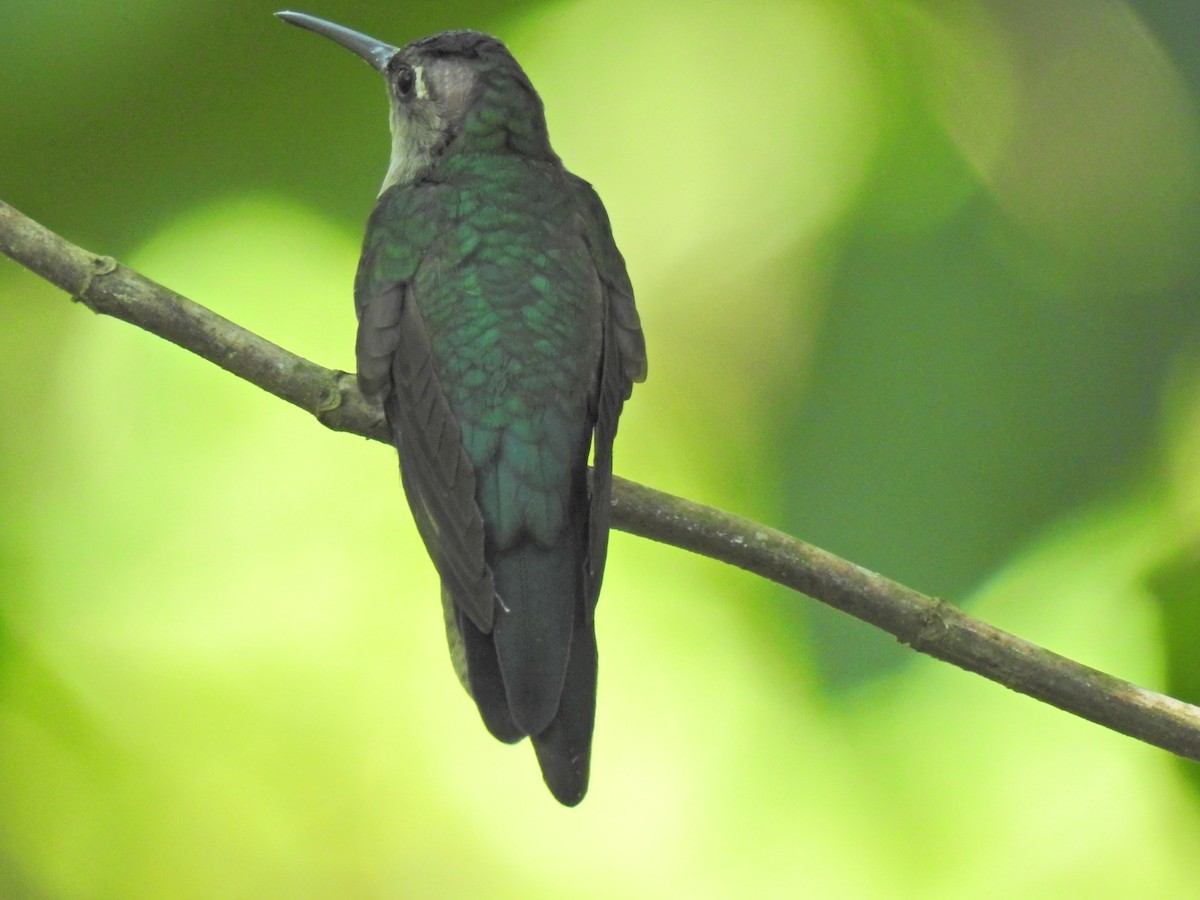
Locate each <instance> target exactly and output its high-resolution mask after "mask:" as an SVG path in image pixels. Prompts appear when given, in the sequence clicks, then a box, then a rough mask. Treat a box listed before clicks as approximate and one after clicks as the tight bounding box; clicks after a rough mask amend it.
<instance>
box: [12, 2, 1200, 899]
mask: <svg viewBox="0 0 1200 900" xmlns="http://www.w3.org/2000/svg"><path fill="white" fill-rule="evenodd" d="M274 8H275V7H274V6H273V5H267V4H262V3H258V2H250V3H247V2H239V3H233V2H231V0H227V2H202V0H198V2H193V3H191V4H183V5H181V4H165V3H152V2H147V0H140V2H126V3H124V4H120V5H119V6H118V7H117V8H112V5H111V4H109V5H95V4H85V3H75V2H63V3H47V2H44V0H38V2H33V0H7V2H6V3H5V5H4V10H3V12H2V13H0V50H2V51H3V52H0V78H2V79H3V83H4V84H5V85H6V89H5V90H3V91H0V123H3V127H0V196H2V197H3V198H4V199H5V200H6V201H8V202H10V203H12V204H14V205H15V206H17V207H18V208H21V209H22V210H24V211H25V212H27V213H29V214H31V215H33V216H35V217H36V218H38V219H39V220H41V221H43V222H45V223H46V224H47V225H49V226H50V227H53V228H55V229H57V230H59V231H61V232H62V233H64V234H65V235H66V236H67V237H69V238H71V239H72V240H75V241H77V242H79V243H81V244H83V245H84V246H87V247H89V248H90V249H93V250H96V251H97V252H103V253H111V254H114V255H117V256H120V257H121V258H122V259H123V260H124V261H126V262H128V263H130V264H132V265H134V266H135V267H137V268H139V269H140V270H141V271H143V272H145V273H146V274H147V275H149V276H150V277H152V278H155V279H157V280H159V281H162V282H164V283H166V284H168V285H170V286H171V287H173V288H175V289H177V290H180V291H182V292H184V293H186V294H188V295H189V296H191V297H193V298H195V299H197V300H198V301H200V302H202V303H205V304H206V305H208V306H210V307H212V308H214V309H216V310H217V311H219V312H221V313H222V314H223V315H225V316H227V317H229V318H232V319H234V320H236V321H238V322H240V323H242V324H244V325H246V326H247V327H250V328H252V329H254V330H256V331H258V332H260V333H262V334H263V335H265V336H267V337H268V338H271V339H272V340H275V341H278V342H279V343H282V344H284V345H285V346H287V347H289V348H290V349H292V350H294V351H296V352H299V353H301V354H303V355H306V356H308V357H310V358H312V359H314V360H317V361H319V362H321V363H323V364H325V365H330V366H336V367H340V368H349V367H350V366H351V365H352V359H353V355H352V347H353V328H354V323H353V313H352V311H351V305H350V284H351V280H352V277H353V271H354V266H355V261H356V256H357V243H358V237H359V235H360V233H361V227H362V222H363V220H364V219H365V216H366V214H367V211H368V210H369V208H370V204H371V201H372V198H373V196H374V194H375V192H376V190H377V188H378V183H379V181H380V180H381V178H382V175H383V171H384V168H385V155H386V148H387V138H386V127H385V105H384V98H383V91H382V88H381V87H380V85H378V84H376V83H375V81H374V76H373V75H372V74H371V72H370V71H369V69H367V68H366V67H365V66H362V65H360V64H357V63H355V61H354V60H352V59H350V58H349V57H348V56H347V55H346V54H342V53H339V52H337V51H336V50H334V49H333V48H331V47H329V46H326V45H325V44H323V43H322V42H320V41H317V40H314V39H310V37H308V36H305V35H303V34H301V33H298V32H296V31H294V30H291V29H287V28H285V27H283V26H282V25H280V24H279V23H278V22H277V21H275V20H274V19H273V18H272V17H271V15H270V12H271V11H273V9H274ZM306 11H309V12H313V13H316V14H319V15H322V16H326V17H329V18H332V19H335V20H337V21H341V22H344V23H346V24H348V25H350V26H352V27H355V28H359V29H361V30H364V31H367V32H370V33H373V34H376V35H378V36H379V37H382V38H385V39H389V40H392V41H394V42H397V43H400V42H404V41H406V40H410V39H412V38H415V37H418V36H420V35H422V34H425V33H428V32H430V31H435V30H439V29H443V28H449V27H476V28H481V29H484V30H488V31H491V32H493V33H495V34H497V35H499V36H501V37H502V38H504V39H505V40H506V41H507V42H508V43H509V45H510V47H511V48H512V49H513V51H514V53H515V54H516V55H517V57H518V58H519V59H520V60H521V61H522V62H523V64H524V65H525V67H526V68H527V70H528V71H529V73H530V75H531V78H532V80H533V82H534V83H535V84H536V85H537V86H538V87H539V89H540V91H541V92H542V95H543V98H544V99H545V101H546V106H547V112H548V118H549V123H550V128H551V133H552V138H553V140H554V144H555V147H556V149H557V150H558V151H559V153H560V154H561V155H562V156H563V158H564V160H565V161H566V162H567V164H568V166H569V167H570V168H572V169H573V170H574V171H576V172H578V173H579V174H581V175H583V176H584V177H586V178H588V179H589V180H591V181H593V182H594V183H595V184H596V186H597V188H598V190H599V192H600V194H601V196H602V197H604V199H605V202H606V203H607V205H608V208H609V211H610V213H611V215H612V218H613V221H614V226H615V229H616V232H617V237H618V241H619V243H620V244H621V246H622V249H623V250H624V251H625V253H626V256H627V257H628V260H629V264H630V270H631V273H632V276H633V279H634V283H635V286H636V287H637V290H638V302H639V306H640V308H641V310H642V315H643V318H644V321H645V327H646V334H647V339H648V343H649V351H650V380H649V381H648V382H647V384H645V385H643V386H640V387H639V388H638V390H637V391H636V392H635V394H634V397H633V400H632V402H631V404H630V405H629V407H628V412H627V414H626V417H625V419H624V420H623V424H622V432H621V437H620V439H619V441H618V447H617V468H618V470H619V471H620V472H621V473H622V474H624V475H626V476H628V477H632V478H635V479H638V480H641V481H645V482H647V483H649V484H652V485H654V486H656V487H659V488H663V489H666V490H670V491H673V492H676V493H680V494H683V495H685V496H688V497H692V498H695V499H697V500H701V501H705V502H709V503H713V504H716V505H719V506H723V507H727V508H730V509H733V510H736V511H738V512H740V513H743V514H746V515H749V516H751V517H753V518H756V519H759V520H761V521H764V522H767V523H769V524H772V525H776V526H779V527H783V528H785V529H787V530H789V531H791V532H793V533H795V534H797V535H798V536H800V537H802V538H805V539H807V540H811V541H814V542H816V543H818V544H821V545H823V546H825V547H827V548H829V549H831V550H833V551H835V552H838V553H841V554H843V555H846V556H848V557H850V558H852V559H854V560H855V561H856V562H858V563H860V564H862V565H864V566H867V567H870V568H873V569H876V570H879V571H881V572H884V573H885V574H887V575H889V576H891V577H893V578H897V579H899V580H902V581H905V582H907V583H909V584H911V585H912V586H914V587H917V588H920V589H923V590H926V591H930V592H934V593H937V594H939V595H940V596H944V597H946V598H947V599H949V600H952V601H953V602H956V603H960V604H962V605H967V606H969V607H970V608H971V609H972V611H973V612H975V613H977V614H979V615H982V616H983V617H984V618H986V619H988V620H989V621H992V622H994V623H995V624H997V625H999V626H1001V627H1005V628H1009V629H1011V630H1014V631H1016V632H1017V633H1019V634H1021V635H1022V636H1023V637H1026V638H1028V639H1030V640H1034V641H1036V642H1038V643H1042V644H1044V645H1046V646H1049V647H1051V648H1052V649H1055V650H1057V651H1059V652H1062V653H1065V654H1067V655H1070V656H1073V657H1075V658H1078V659H1080V660H1081V661H1084V662H1087V663H1088V664H1090V665H1094V666H1097V667H1099V668H1102V669H1105V670H1107V671H1110V672H1112V673H1113V674H1116V675H1119V676H1121V677H1126V678H1130V679H1132V680H1135V681H1138V682H1139V683H1142V684H1146V685H1148V686H1151V687H1156V688H1160V689H1167V690H1172V689H1174V690H1177V691H1180V692H1183V693H1185V694H1187V695H1188V696H1189V697H1190V699H1192V700H1193V701H1194V700H1196V699H1197V698H1196V696H1195V686H1196V684H1197V675H1196V672H1197V666H1196V660H1197V658H1198V657H1197V655H1196V649H1195V648H1196V646H1197V643H1198V642H1200V616H1198V615H1197V612H1196V610H1197V609H1198V608H1200V603H1198V600H1200V596H1198V586H1200V580H1198V579H1197V577H1196V563H1195V559H1196V552H1197V550H1196V548H1197V546H1200V352H1198V351H1200V341H1198V337H1200V306H1198V305H1197V303H1196V295H1197V288H1200V269H1198V267H1197V260H1198V259H1200V255H1198V254H1197V252H1196V248H1197V247H1198V246H1200V216H1198V210H1200V200H1198V198H1200V119H1198V117H1197V111H1196V96H1197V91H1198V90H1200V50H1197V47H1200V13H1198V12H1197V10H1196V6H1195V4H1192V3H1185V2H1182V0H1179V2H1165V3H1163V2H1160V3H1150V2H1149V0H1147V2H1144V3H1139V2H1122V0H1077V2H1070V3H1063V4H1047V3H1044V2H1039V0H990V2H983V0H883V2H879V0H859V2H854V0H748V2H741V3H733V2H732V0H714V2H707V3H703V4H689V3H682V2H672V0H647V2H643V3H640V4H638V5H637V6H636V7H634V6H626V5H617V4H604V3H600V2H596V0H590V2H575V3H560V4H512V3H497V2H487V0H477V2H469V0H444V2H439V3H436V4H435V3H414V4H406V5H392V4H389V5H387V6H386V7H385V6H381V5H379V4H371V3H366V2H357V3H355V2H333V0H330V2H328V3H326V4H325V5H324V6H322V7H321V8H311V9H306ZM0 391H2V394H3V397H4V412H5V416H4V423H5V424H4V426H3V428H0V463H2V464H0V896H45V897H55V898H58V897H63V898H74V897H147V898H149V897H165V896H170V897H228V896H246V897H264V896H288V897H297V896H299V897H347V896H353V897H359V896H363V897H367V896H371V897H392V896H412V895H418V896H427V895H432V896H456V895H470V896H489V897H490V896H497V897H507V896H513V897H517V896H520V897H530V896H570V897H576V896H580V897H608V896H623V897H640V896H647V897H649V896H656V897H657V896H662V895H664V894H668V893H669V894H671V895H675V894H679V895H687V896H697V897H703V896H722V897H724V896H793V895H801V896H803V895H815V896H822V897H826V896H829V897H834V896H837V897H880V896H922V897H927V896H955V897H961V896H991V895H1002V896H1033V897H1061V896H1095V897H1104V896H1138V897H1149V896H1181V895H1184V894H1186V893H1187V892H1188V891H1189V890H1191V889H1193V886H1194V884H1195V883H1196V881H1197V878H1200V862H1198V861H1197V856H1196V854H1195V846H1196V842H1197V839H1198V838H1200V806H1198V805H1197V804H1198V801H1197V795H1196V794H1195V793H1194V792H1192V791H1189V790H1188V789H1187V787H1188V777H1191V778H1192V779H1194V778H1195V774H1194V770H1193V769H1192V768H1191V767H1190V764H1186V765H1185V764H1181V763H1176V762H1174V761H1172V760H1171V759H1169V758H1167V757H1166V755H1165V754H1163V753H1160V752H1158V751H1155V750H1152V749H1150V748H1147V747H1143V746H1141V745H1138V744H1136V743H1135V742H1133V741H1130V740H1128V739H1126V738H1123V737H1120V736H1118V735H1115V734H1111V733H1108V732H1105V731H1103V730H1101V729H1099V728H1096V727H1095V726H1092V725H1089V724H1087V723H1084V722H1080V721H1077V720H1075V719H1073V718H1071V717H1069V716H1067V715H1065V714H1063V713H1060V712H1058V711H1056V710H1054V709H1051V708H1049V707H1045V706H1043V705H1040V704H1037V703H1035V702H1033V701H1032V700H1028V699H1026V698H1023V697H1019V696H1016V695H1012V694H1009V693H1007V692H1004V691H1002V690H1001V689H999V688H997V687H995V686H994V685H991V684H989V683H987V682H984V681H982V680H981V679H979V678H976V677H974V676H968V675H965V674H963V673H961V672H959V671H957V670H954V669H952V668H950V667H948V666H945V665H943V664H939V663H935V662H933V661H931V660H927V659H921V658H917V657H915V656H914V655H913V654H910V653H908V652H907V651H902V650H901V649H899V648H897V647H895V645H894V644H893V642H891V641H890V639H888V638H886V637H885V636H881V635H878V634H876V633H874V632H872V631H871V630H870V629H868V628H866V627H865V626H861V625H859V624H858V623H855V622H853V621H851V620H848V619H846V618H845V617H843V616H840V615H838V614H835V613H831V612H829V611H826V610H823V609H821V608H820V607H819V606H818V605H817V604H815V603H812V602H811V601H808V600H807V599H805V598H802V597H795V596H791V595H788V594H786V593H784V592H783V591H780V590H777V589H775V588H772V587H771V586H768V585H763V584H760V583H758V582H756V581H755V580H754V579H752V578H750V577H749V576H747V575H745V574H744V573H741V572H735V571H731V570H727V569H725V568H723V567H721V566H718V565H717V564H715V563H712V562H711V561H707V560H703V559H698V558H693V557H690V556H687V555H685V554H682V553H680V552H678V551H675V550H672V549H670V548H666V547H662V546H658V545H653V544H650V543H648V542H644V541H637V540H634V539H632V538H629V537H627V536H625V535H616V536H615V537H614V540H613V547H612V553H611V560H610V564H609V571H608V578H607V581H606V590H605V598H604V602H603V604H602V605H601V611H600V614H599V619H598V622H599V631H600V642H601V653H602V656H603V664H602V676H601V691H600V710H599V718H598V725H597V734H596V747H595V763H594V777H593V786H592V791H591V794H590V796H589V797H588V799H587V800H586V801H585V803H584V804H583V805H582V806H581V807H580V808H579V809H577V810H573V811H565V810H562V809H560V808H558V807H557V806H556V805H555V804H554V803H553V801H552V800H551V799H550V798H549V797H548V795H546V793H545V791H544V789H543V787H542V785H541V784H540V780H539V778H538V775H537V771H536V767H535V765H534V762H533V759H532V754H531V753H530V752H529V750H528V748H526V747H520V748H516V749H509V748H505V747H503V746H501V745H499V744H496V743H495V742H493V741H491V740H490V739H489V738H488V737H487V735H486V733H485V732H484V730H483V729H482V727H481V726H480V724H479V722H478V721H477V716H476V714H475V712H474V710H473V708H472V706H471V704H470V703H469V702H468V701H467V699H466V698H465V697H464V696H462V694H461V690H460V689H459V687H458V686H457V685H456V684H455V681H454V677H453V675H452V673H451V669H450V666H449V664H448V660H447V658H446V653H445V649H444V647H443V645H442V642H443V637H442V628H441V622H440V611H439V608H438V603H437V588H436V584H435V579H434V577H433V571H432V566H430V565H429V563H428V561H427V559H426V557H425V555H424V552H423V550H422V549H421V547H420V544H419V541H418V540H417V538H416V535H415V532H414V530H413V528H412V523H411V519H410V517H409V514H408V512H407V510H406V509H405V508H404V502H403V498H402V494H401V491H400V487H399V479H398V478H397V475H396V470H395V461H394V456H393V455H392V454H390V453H388V452H387V450H386V448H382V447H379V446H377V445H369V444H367V443H366V442H363V441H358V440H355V439H353V438H348V437H346V436H345V435H335V434H331V433H326V432H325V431H324V430H323V429H321V428H320V427H318V426H316V425H314V423H312V422H311V421H310V420H309V419H307V418H306V417H305V416H304V415H302V414H300V413H298V412H296V411H295V410H292V409H290V408H287V407H285V406H284V405H283V404H281V403H279V402H278V401H276V400H274V399H273V398H270V397H268V396H266V395H263V394H261V393H259V392H256V391H254V390H253V389H251V388H249V387H248V386H247V385H245V384H242V383H239V382H237V381H236V380H234V379H232V378H230V377H228V376H227V375H225V374H224V373H222V372H220V371H218V370H216V369H215V368H213V367H212V366H209V365H207V364H203V363H201V362H200V361H198V360H196V359H194V358H191V357H189V356H187V355H186V354H184V353H183V352H182V351H179V350H177V349H176V348H173V347H170V346H168V345H166V344H164V343H163V342H161V341H159V340H157V339H154V338H152V337H150V336H149V335H146V334H143V333H141V332H138V331H136V330H134V329H131V328H129V327H128V326H126V325H123V324H121V323H118V322H115V321H108V320H105V319H100V318H96V317H94V316H91V315H88V314H87V313H86V311H84V310H83V309H81V308H78V307H73V306H72V305H71V304H70V303H69V302H67V301H66V299H65V298H64V297H62V296H61V294H59V293H58V292H57V291H55V290H54V289H51V288H49V287H48V286H46V285H44V284H42V283H40V282H38V281H37V280H36V279H35V278H33V277H32V276H30V275H28V274H27V273H24V272H23V271H22V270H20V269H18V268H17V267H16V266H14V265H11V264H0Z"/></svg>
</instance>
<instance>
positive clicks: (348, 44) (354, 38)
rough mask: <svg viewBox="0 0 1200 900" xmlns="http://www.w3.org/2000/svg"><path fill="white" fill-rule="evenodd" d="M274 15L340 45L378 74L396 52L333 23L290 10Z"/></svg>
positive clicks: (387, 45) (386, 45) (376, 41)
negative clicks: (368, 64) (364, 61)
mask: <svg viewBox="0 0 1200 900" xmlns="http://www.w3.org/2000/svg"><path fill="white" fill-rule="evenodd" d="M275 15H277V16H278V17H279V18H281V19H283V21H285V22H287V23H288V24H289V25H295V26H296V27H297V28H304V29H307V30H308V31H314V32H316V33H317V34H319V35H322V36H324V37H327V38H329V39H330V40H331V41H333V42H334V43H335V44H341V45H342V46H343V47H345V48H346V49H347V50H349V51H350V52H351V53H354V54H355V55H356V56H359V57H361V58H362V59H365V60H366V61H367V62H369V63H370V64H371V65H372V66H373V67H374V68H375V69H376V70H377V71H379V72H382V71H383V70H384V67H385V66H386V65H387V62H388V60H389V59H391V58H392V57H393V56H394V55H395V53H396V50H397V48H396V47H393V46H392V45H391V44H385V43H384V42H383V41H378V40H376V39H375V38H373V37H370V36H368V35H365V34H362V33H361V32H358V31H353V30H351V29H349V28H346V27H344V26H342V25H338V24H336V23H334V22H328V21H326V20H325V19H318V18H317V17H316V16H310V15H306V14H305V13H298V12H291V11H290V10H282V11H280V12H277V13H275Z"/></svg>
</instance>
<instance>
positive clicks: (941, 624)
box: [901, 597, 951, 653]
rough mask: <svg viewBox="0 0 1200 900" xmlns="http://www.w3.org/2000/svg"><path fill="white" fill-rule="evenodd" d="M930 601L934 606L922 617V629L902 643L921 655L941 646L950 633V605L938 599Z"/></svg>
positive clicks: (933, 598)
mask: <svg viewBox="0 0 1200 900" xmlns="http://www.w3.org/2000/svg"><path fill="white" fill-rule="evenodd" d="M930 599H932V600H933V605H932V606H931V607H929V609H928V610H926V612H925V614H924V615H923V616H922V617H921V627H920V628H919V629H918V631H917V633H916V634H915V635H913V637H912V639H911V640H907V641H906V640H903V639H901V643H904V644H907V645H908V646H910V647H912V648H913V649H914V650H917V651H920V652H921V653H928V652H929V650H930V649H931V648H933V647H936V646H937V645H938V644H940V643H941V642H942V640H943V639H944V638H945V637H946V635H947V634H949V633H950V621H949V618H950V617H949V614H948V612H949V610H950V609H951V607H950V605H949V604H948V603H946V601H944V600H940V599H938V598H937V597H932V598H930Z"/></svg>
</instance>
